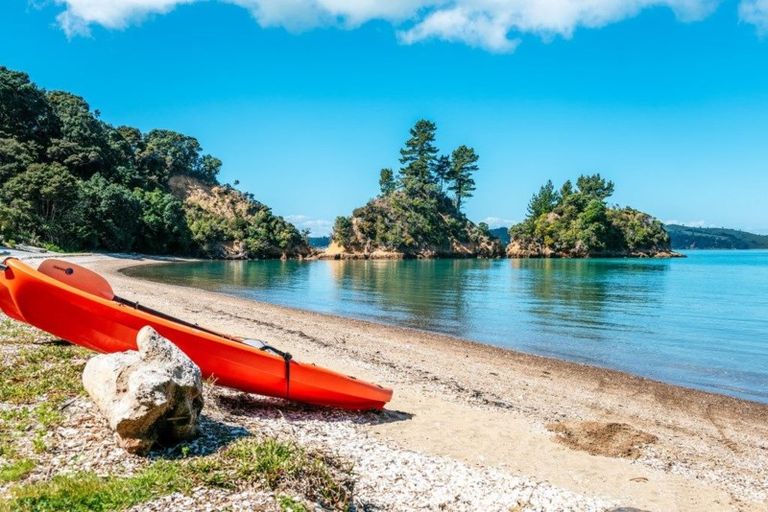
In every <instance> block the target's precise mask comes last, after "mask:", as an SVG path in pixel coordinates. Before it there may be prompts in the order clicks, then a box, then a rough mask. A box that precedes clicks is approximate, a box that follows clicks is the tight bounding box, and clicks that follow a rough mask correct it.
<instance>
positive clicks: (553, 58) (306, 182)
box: [0, 0, 768, 234]
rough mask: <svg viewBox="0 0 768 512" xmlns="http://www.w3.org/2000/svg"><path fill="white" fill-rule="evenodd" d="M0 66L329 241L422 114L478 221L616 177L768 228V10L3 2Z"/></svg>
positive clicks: (486, 2)
mask: <svg viewBox="0 0 768 512" xmlns="http://www.w3.org/2000/svg"><path fill="white" fill-rule="evenodd" d="M104 4H107V5H104ZM0 64H2V65H5V66H8V67H11V68H14V69H19V70H23V71H26V72H28V73H29V74H30V75H31V77H32V79H33V80H34V81H36V82H37V83H38V84H40V85H41V86H43V87H45V88H47V89H65V90H69V91H72V92H75V93H77V94H80V95H82V96H84V97H85V98H86V99H87V100H88V101H89V103H90V104H91V106H92V108H96V109H99V110H100V111H101V113H102V118H103V119H105V120H106V121H108V122H110V123H113V124H130V125H134V126H138V127H139V128H141V129H143V130H149V129H151V128H169V129H174V130H178V131H181V132H184V133H188V134H190V135H194V136H196V137H197V138H198V139H199V140H200V142H201V143H202V144H203V146H204V148H205V150H206V151H207V152H210V153H212V154H214V155H216V156H218V157H220V158H221V159H222V160H223V161H224V167H223V171H222V175H221V179H222V181H226V182H231V181H233V180H235V179H238V180H240V187H241V188H243V189H246V190H248V191H250V192H253V193H254V194H255V195H256V197H257V198H258V199H259V200H261V201H263V202H265V203H266V204H268V205H270V206H271V207H272V208H273V210H274V211H275V212H276V213H278V214H280V215H284V216H286V217H289V218H291V219H293V220H294V221H295V222H296V223H297V224H298V225H300V226H301V227H309V228H312V229H313V232H314V234H323V233H324V232H325V231H327V229H328V227H329V225H330V223H331V222H332V220H333V219H334V217H335V216H336V215H341V214H349V212H350V211H351V210H352V209H353V208H354V207H356V206H359V205H361V204H363V203H364V202H365V201H367V200H368V199H369V198H371V197H372V196H374V195H375V194H376V193H377V179H378V170H379V169H380V168H381V167H396V166H397V157H398V149H399V147H400V146H401V145H402V142H403V140H404V139H405V137H406V135H407V130H408V128H409V127H410V126H411V125H412V124H413V122H414V121H416V120H417V119H419V118H421V117H426V118H429V119H432V120H433V121H435V122H436V123H437V125H438V143H439V145H440V147H441V148H442V149H443V150H444V151H446V152H447V151H450V150H451V149H452V148H453V147H455V146H457V145H459V144H468V145H471V146H474V147H475V148H476V150H477V151H478V153H479V154H480V171H479V173H478V174H477V177H476V179H477V191H476V193H475V197H474V198H472V199H471V200H469V202H468V204H467V213H468V214H469V216H470V217H471V218H473V219H474V220H476V221H480V220H490V221H491V223H494V224H509V223H510V222H512V221H517V220H520V219H521V218H522V217H523V215H524V213H525V206H526V203H527V201H528V199H529V197H530V195H531V194H532V193H533V192H534V191H535V190H536V189H537V188H538V187H539V186H540V185H541V184H542V183H543V182H544V181H545V180H547V179H550V178H551V179H553V180H554V181H555V182H557V183H559V182H562V181H563V180H565V179H567V178H571V177H575V176H576V175H578V174H579V173H583V172H600V173H602V174H603V175H605V176H608V177H609V178H611V179H613V180H614V181H615V182H616V194H615V195H614V198H613V200H614V201H615V202H617V203H620V204H629V205H632V206H635V207H637V208H640V209H643V210H646V211H649V212H650V213H652V214H654V215H656V216H657V217H659V218H660V219H662V220H664V221H679V222H684V223H690V224H700V225H713V226H729V227H738V228H742V229H749V230H754V231H759V232H765V233H768V206H767V202H768V201H767V200H768V193H767V191H768V0H740V1H739V0H737V1H730V2H729V1H723V2H717V1H714V0H666V1H657V0H623V1H619V0H580V1H576V0H546V1H545V0H533V1H528V2H525V1H522V0H509V1H506V2H504V1H498V0H390V1H389V2H380V1H375V0H357V1H352V0H349V1H345V0H279V1H278V0H231V1H196V0H114V1H111V2H100V1H97V0H52V1H47V2H45V1H41V0H36V1H35V2H28V1H26V0H4V1H3V2H2V4H0Z"/></svg>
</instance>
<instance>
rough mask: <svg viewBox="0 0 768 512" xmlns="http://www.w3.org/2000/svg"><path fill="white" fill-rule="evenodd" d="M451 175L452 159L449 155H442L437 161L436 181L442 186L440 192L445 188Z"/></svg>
mask: <svg viewBox="0 0 768 512" xmlns="http://www.w3.org/2000/svg"><path fill="white" fill-rule="evenodd" d="M450 173H451V158H450V157H449V156H448V155H440V157H438V159H437V160H436V161H435V169H434V174H435V179H436V180H437V182H438V184H439V185H440V191H442V190H443V188H445V183H446V182H447V181H448V176H449V175H450Z"/></svg>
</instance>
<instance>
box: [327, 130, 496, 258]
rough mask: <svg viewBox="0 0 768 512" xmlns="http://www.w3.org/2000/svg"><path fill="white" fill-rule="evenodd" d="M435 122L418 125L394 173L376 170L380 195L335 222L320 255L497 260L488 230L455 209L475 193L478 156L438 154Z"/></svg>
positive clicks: (467, 151)
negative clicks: (329, 239) (323, 250)
mask: <svg viewBox="0 0 768 512" xmlns="http://www.w3.org/2000/svg"><path fill="white" fill-rule="evenodd" d="M436 130H437V127H436V125H435V123H433V122H431V121H427V120H424V119H422V120H420V121H418V122H417V123H416V124H415V125H414V126H413V128H411V131H410V137H409V138H408V140H407V141H406V142H405V145H404V147H403V148H402V149H401V150H400V164H401V165H402V167H401V168H400V169H399V171H398V172H397V174H395V172H394V171H393V170H392V169H388V168H386V169H382V170H381V172H380V175H379V184H380V186H381V192H380V194H379V195H378V196H377V197H376V198H374V199H372V200H370V201H369V202H368V203H367V204H366V205H364V206H362V207H360V208H357V209H355V210H354V211H353V212H352V215H351V216H349V217H338V218H337V219H336V223H335V225H334V228H333V235H332V244H331V245H330V247H329V248H328V249H327V250H326V251H325V252H324V253H323V254H322V255H321V257H323V258H336V259H339V258H341V259H346V258H352V259H361V258H374V259H375V258H379V259H398V258H435V257H443V258H467V257H489V258H493V257H499V256H502V255H503V248H502V246H501V243H500V242H499V240H498V239H497V238H495V237H494V236H492V235H491V233H490V230H489V229H488V226H487V225H485V224H483V223H480V224H475V223H473V222H472V221H470V220H469V219H468V218H467V217H466V215H464V213H463V212H462V210H461V207H462V203H463V201H464V200H465V199H467V198H469V197H472V193H473V192H474V190H475V180H474V179H473V177H472V176H473V174H474V173H475V172H477V170H478V166H477V161H478V159H479V156H478V155H477V153H476V152H475V150H474V149H473V148H471V147H468V146H464V145H462V146H459V147H457V148H456V149H454V150H453V152H452V153H451V154H450V155H441V154H440V151H439V149H438V148H437V147H436V146H435V145H434V142H435V132H436Z"/></svg>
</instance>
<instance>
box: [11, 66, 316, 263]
mask: <svg viewBox="0 0 768 512" xmlns="http://www.w3.org/2000/svg"><path fill="white" fill-rule="evenodd" d="M221 165H222V162H221V161H220V160H219V159H218V158H216V157H214V156H212V155H209V154H205V153H203V151H202V147H201V146H200V143H199V142H198V141H197V139H195V138H194V137H190V136H188V135H184V134H181V133H177V132H174V131H171V130H151V131H149V132H147V133H143V132H141V131H140V130H138V129H137V128H133V127H130V126H112V125H110V124H108V123H106V122H104V121H102V120H101V119H100V114H99V111H98V110H91V107H90V106H89V105H88V103H87V102H86V101H85V100H84V99H83V98H81V97H78V96H75V95H73V94H70V93H68V92H63V91H46V90H43V89H41V88H39V87H38V86H37V85H35V84H34V83H33V82H31V81H30V79H29V76H28V75H26V74H25V73H21V72H17V71H13V70H10V69H8V68H5V67H0V240H1V241H4V242H5V243H7V244H11V245H12V244H13V243H15V242H16V243H21V242H24V243H29V244H34V245H40V246H45V247H48V248H50V249H54V250H56V249H61V250H106V251H123V252H125V251H138V252H142V253H148V254H174V255H197V256H206V257H241V258H262V257H276V256H302V255H307V254H309V252H310V249H309V246H308V244H307V241H306V236H305V234H302V233H300V232H299V231H298V230H297V229H296V228H295V227H294V226H293V225H292V224H290V223H289V222H287V221H285V220H284V219H283V218H282V217H279V216H276V215H274V214H273V213H272V212H271V211H270V209H269V208H268V207H267V206H265V205H264V204H261V203H259V202H258V201H256V200H255V199H254V197H253V196H251V195H250V194H244V193H242V192H239V191H237V190H235V189H234V188H232V187H230V186H228V185H221V184H219V182H218V179H217V176H218V174H219V171H220V169H221ZM191 197H192V198H193V199H190V198H191Z"/></svg>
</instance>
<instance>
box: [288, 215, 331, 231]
mask: <svg viewBox="0 0 768 512" xmlns="http://www.w3.org/2000/svg"><path fill="white" fill-rule="evenodd" d="M285 220H287V221H288V222H290V223H291V224H294V225H295V226H296V227H297V228H299V229H300V230H303V229H308V230H309V233H310V234H311V235H312V236H326V235H330V234H331V230H332V229H333V221H330V220H326V219H315V218H312V217H309V216H307V215H286V216H285Z"/></svg>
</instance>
